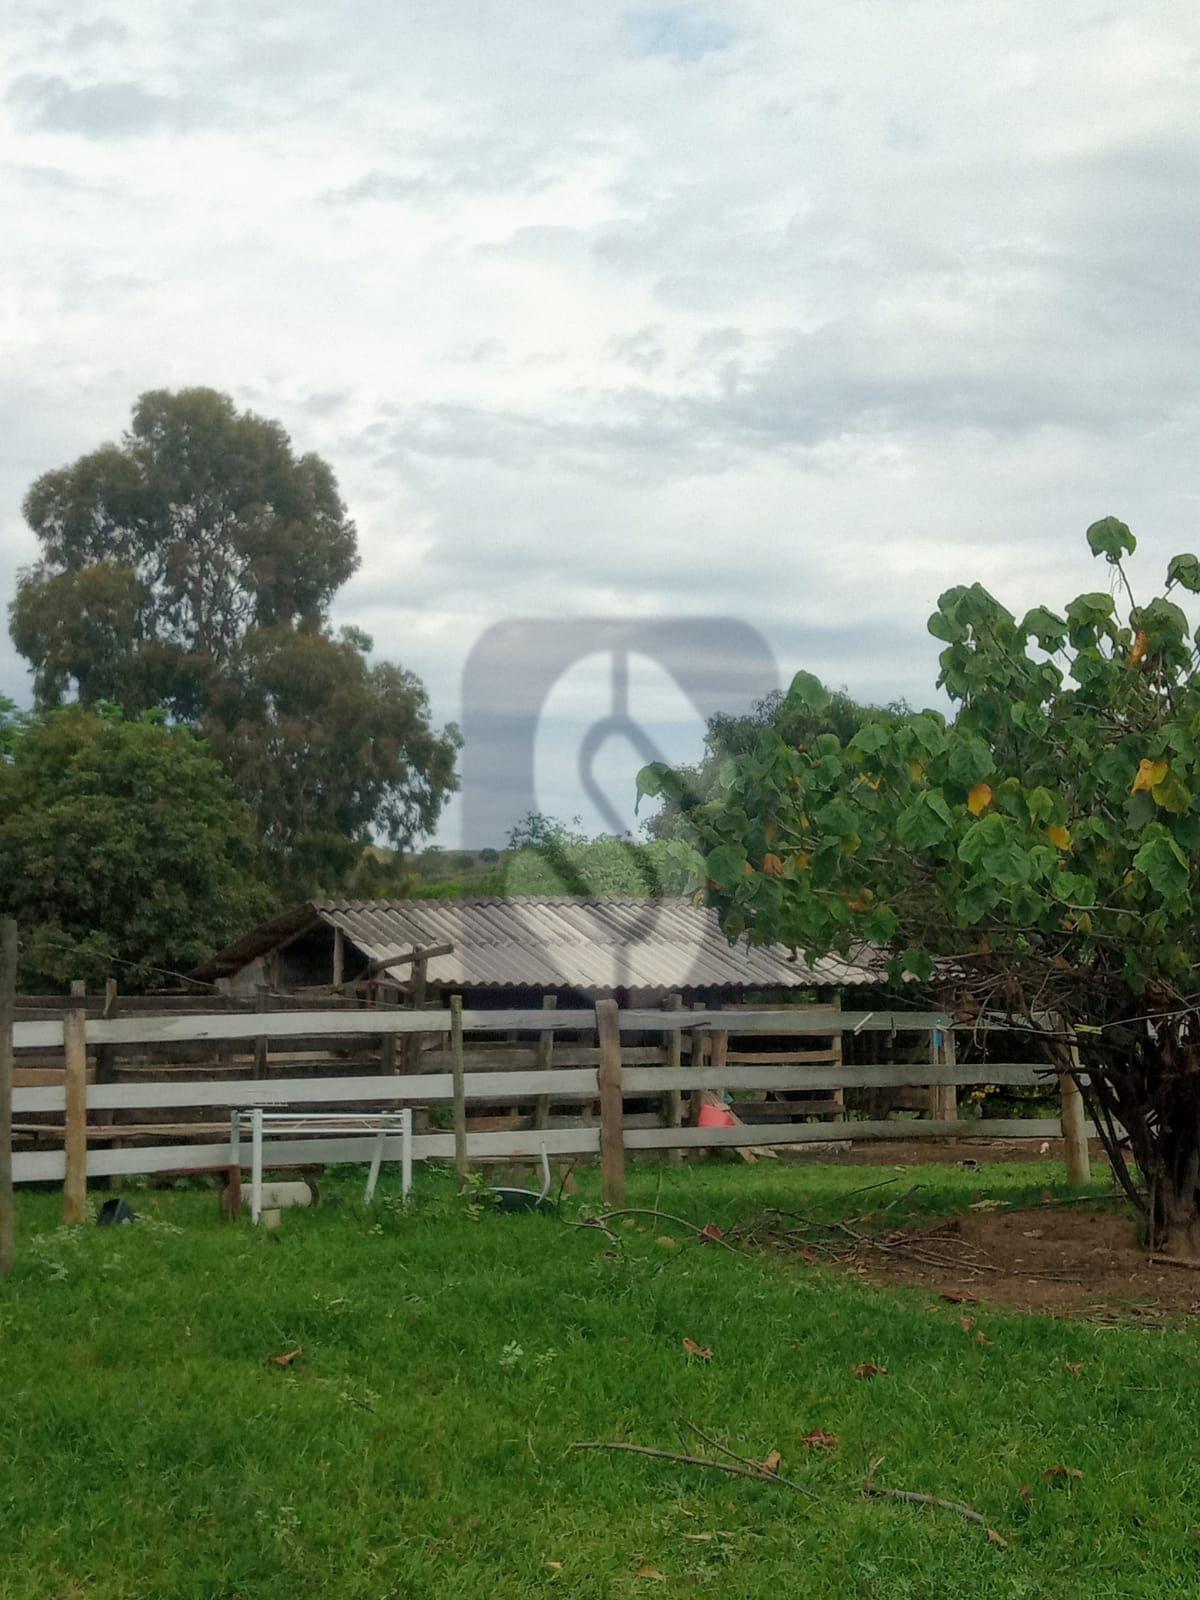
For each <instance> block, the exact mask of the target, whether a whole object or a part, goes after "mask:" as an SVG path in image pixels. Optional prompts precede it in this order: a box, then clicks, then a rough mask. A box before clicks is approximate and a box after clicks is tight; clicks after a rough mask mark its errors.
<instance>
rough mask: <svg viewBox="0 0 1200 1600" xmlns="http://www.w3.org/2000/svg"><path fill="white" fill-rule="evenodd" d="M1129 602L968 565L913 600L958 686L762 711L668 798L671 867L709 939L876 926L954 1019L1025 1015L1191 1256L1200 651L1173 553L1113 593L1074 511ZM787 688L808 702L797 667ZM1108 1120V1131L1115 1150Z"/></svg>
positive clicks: (1197, 573) (1132, 1186)
mask: <svg viewBox="0 0 1200 1600" xmlns="http://www.w3.org/2000/svg"><path fill="white" fill-rule="evenodd" d="M1088 540H1089V543H1090V545H1091V548H1092V551H1093V553H1094V554H1096V555H1099V556H1103V557H1105V558H1106V559H1107V560H1108V562H1109V563H1110V564H1111V567H1112V571H1113V578H1114V582H1115V583H1116V584H1119V586H1120V592H1121V593H1122V595H1123V597H1124V601H1125V604H1124V606H1123V607H1122V608H1121V610H1120V611H1119V610H1118V607H1117V605H1116V603H1115V601H1114V598H1113V595H1112V594H1111V593H1107V592H1102V593H1090V594H1083V595H1080V596H1079V597H1078V598H1077V599H1075V600H1073V601H1072V602H1071V603H1070V605H1068V606H1067V607H1066V610H1065V612H1063V613H1062V614H1061V615H1060V614H1058V613H1056V612H1055V611H1053V610H1051V609H1049V608H1047V607H1044V606H1036V607H1034V608H1033V610H1031V611H1029V612H1028V613H1027V614H1026V615H1025V617H1024V618H1023V619H1022V620H1021V621H1019V622H1018V621H1017V620H1016V618H1015V617H1014V616H1013V615H1012V613H1010V612H1009V611H1008V610H1006V609H1005V607H1004V606H1003V605H1001V604H1000V602H999V601H997V600H996V599H994V598H993V597H992V596H991V595H990V594H988V593H987V591H986V590H985V589H983V588H982V587H980V585H978V584H972V585H971V586H969V587H960V588H955V589H950V590H947V592H946V593H945V594H943V595H942V597H941V599H940V600H939V602H938V609H937V610H936V611H935V612H934V614H933V616H932V617H931V619H930V623H929V627H930V631H931V633H933V634H934V636H935V637H936V638H938V639H940V640H941V641H942V642H943V643H944V645H945V648H944V650H943V651H942V654H941V676H940V679H939V682H940V684H941V685H942V686H943V687H944V688H945V689H946V691H947V692H948V693H949V695H950V697H951V698H952V700H953V701H954V702H955V703H956V706H957V715H956V716H955V718H954V720H953V721H952V722H947V720H946V719H945V718H944V717H943V716H941V715H940V714H939V713H937V712H934V711H923V712H919V713H915V714H910V715H908V716H905V717H901V718H899V719H898V720H897V721H895V722H894V723H892V724H887V723H878V722H871V723H867V724H865V725H864V726H862V727H861V728H860V729H859V730H858V731H857V732H856V733H855V734H854V735H853V737H852V738H850V739H848V740H843V739H841V738H839V737H838V736H837V735H836V734H834V733H827V734H822V735H820V736H819V737H818V738H817V739H815V740H814V741H812V742H811V743H806V744H804V745H800V746H796V745H793V744H790V743H788V741H787V740H785V739H784V738H782V737H781V736H780V735H779V733H778V732H777V731H776V730H774V729H764V730H763V731H762V733H761V734H760V736H759V738H758V739H757V740H756V741H755V744H754V746H753V748H752V749H751V750H749V751H748V752H746V753H745V754H743V755H741V756H738V757H736V758H734V759H732V760H731V761H730V762H729V763H727V764H726V766H725V767H724V768H723V769H722V773H721V793H720V795H719V797H718V798H717V799H716V800H714V801H710V802H708V803H707V804H697V805H693V806H689V805H688V800H687V795H686V790H685V787H684V784H683V780H682V779H681V777H680V776H679V774H676V773H673V772H671V771H669V770H667V769H665V768H663V767H660V766H654V767H650V768H647V769H645V770H644V771H643V772H642V774H641V775H640V778H639V784H640V787H641V788H642V790H643V791H644V792H647V793H651V794H667V795H668V796H675V797H676V798H677V799H679V800H680V803H681V804H683V805H684V806H685V808H686V809H687V822H688V834H689V837H688V838H687V839H686V840H685V839H683V838H680V839H677V840H676V841H675V842H674V843H673V844H672V846H671V849H672V850H673V851H676V852H677V853H678V854H679V855H680V857H681V858H682V857H684V856H686V858H687V860H688V862H689V864H690V868H691V871H692V874H693V879H692V881H693V882H694V883H695V884H697V885H698V886H703V887H704V888H705V889H706V890H707V892H708V894H709V895H710V896H711V897H712V899H713V900H714V901H715V902H716V904H717V905H718V906H719V907H720V910H721V915H722V919H723V922H724V926H725V929H726V932H727V933H728V934H729V935H730V936H731V937H736V936H738V935H741V934H746V935H748V936H749V937H750V938H751V939H753V940H756V941H760V940H761V941H765V940H776V939H782V940H784V941H786V942H788V943H790V944H793V945H795V946H797V947H800V948H802V949H804V950H805V951H807V952H809V953H810V954H820V953H824V952H827V951H830V950H838V951H842V952H847V951H849V950H850V949H851V948H852V947H853V946H854V945H855V944H856V943H859V942H861V941H864V940H870V941H874V942H876V943H880V944H884V945H886V946H888V947H889V948H890V950H891V952H892V963H893V969H894V970H895V971H896V972H897V975H898V974H899V971H900V970H902V969H907V970H909V971H911V972H915V973H916V974H917V975H919V976H922V975H923V976H925V977H926V978H934V977H935V976H936V981H938V982H939V983H940V984H942V985H943V986H944V987H945V988H946V989H947V998H948V999H949V1001H950V1002H951V1003H952V1004H954V1005H955V1006H956V1007H957V1008H959V1009H960V1011H961V1012H962V1014H964V1015H966V1016H968V1017H974V1018H979V1019H981V1020H983V1021H985V1022H987V1021H997V1022H1000V1023H1002V1024H1005V1025H1011V1026H1016V1027H1023V1028H1025V1029H1032V1030H1035V1031H1036V1033H1037V1034H1038V1036H1039V1038H1040V1041H1041V1042H1042V1043H1043V1044H1044V1045H1045V1047H1046V1051H1047V1054H1048V1056H1049V1057H1050V1059H1051V1061H1052V1062H1054V1063H1055V1064H1056V1065H1057V1066H1058V1067H1059V1068H1060V1069H1066V1070H1069V1069H1070V1064H1071V1056H1070V1053H1069V1052H1070V1047H1071V1046H1072V1045H1073V1046H1075V1047H1076V1048H1077V1049H1078V1050H1079V1052H1080V1054H1081V1056H1082V1059H1083V1062H1084V1064H1085V1066H1086V1069H1087V1077H1086V1079H1085V1080H1084V1082H1083V1085H1082V1086H1083V1088H1084V1093H1085V1095H1086V1096H1087V1097H1088V1099H1089V1100H1090V1103H1091V1107H1092V1110H1093V1114H1094V1117H1095V1119H1096V1122H1097V1124H1098V1126H1099V1128H1100V1130H1101V1133H1102V1136H1103V1137H1104V1139H1105V1142H1106V1145H1107V1148H1108V1152H1109V1155H1110V1157H1111V1159H1112V1161H1113V1163H1114V1166H1115V1168H1116V1170H1117V1172H1118V1174H1119V1175H1120V1176H1121V1177H1122V1179H1123V1181H1124V1182H1125V1183H1126V1185H1127V1187H1128V1190H1129V1193H1130V1195H1131V1197H1133V1198H1134V1199H1135V1200H1136V1202H1137V1204H1138V1205H1139V1206H1140V1207H1141V1209H1142V1210H1143V1212H1144V1213H1145V1216H1146V1219H1147V1226H1148V1230H1149V1232H1150V1233H1151V1235H1152V1236H1153V1238H1154V1239H1155V1240H1156V1242H1158V1243H1159V1244H1161V1245H1164V1246H1165V1247H1167V1248H1169V1249H1172V1250H1174V1251H1177V1252H1178V1253H1180V1254H1186V1255H1189V1256H1193V1257H1195V1256H1197V1255H1200V992H1198V991H1200V985H1198V983H1197V973H1198V971H1200V935H1198V933H1197V919H1196V907H1197V892H1198V890H1200V671H1198V667H1197V649H1196V646H1195V642H1194V637H1193V636H1192V634H1191V633H1190V631H1189V623H1188V620H1187V617H1186V615H1185V613H1184V612H1183V610H1182V609H1181V608H1180V606H1179V605H1178V604H1177V603H1176V602H1175V600H1173V599H1172V598H1170V595H1171V593H1172V592H1175V593H1178V592H1180V591H1190V592H1192V593H1194V594H1200V558H1197V557H1196V556H1194V555H1182V556H1176V557H1175V559H1174V560H1173V561H1172V562H1171V563H1170V566H1169V568H1168V571H1167V578H1166V584H1165V589H1164V592H1163V593H1162V594H1160V595H1158V596H1157V597H1155V598H1153V599H1151V600H1149V601H1148V602H1146V603H1143V604H1138V603H1136V602H1135V601H1134V598H1133V595H1132V592H1131V590H1130V587H1129V583H1128V580H1127V577H1126V573H1125V569H1124V558H1125V557H1126V556H1127V555H1128V554H1130V553H1131V552H1132V551H1133V549H1134V537H1133V535H1132V533H1131V532H1130V531H1129V529H1128V528H1127V527H1126V526H1125V524H1124V523H1122V522H1119V521H1118V520H1117V519H1116V518H1112V517H1109V518H1105V519H1104V520H1103V521H1102V522H1098V523H1095V524H1094V525H1093V526H1092V527H1091V528H1090V529H1089V530H1088ZM789 699H790V700H791V701H792V702H793V703H794V704H796V705H798V706H802V707H806V708H808V709H809V710H810V711H812V712H814V713H817V714H820V712H821V711H822V710H823V708H824V706H825V704H826V701H827V696H826V693H825V691H824V689H823V688H822V687H821V685H820V684H819V683H818V682H817V680H816V679H815V678H813V677H812V676H811V675H810V674H808V673H801V674H798V675H797V677H796V679H795V681H794V682H793V684H792V687H791V690H790V693H789ZM1118 1128H1123V1129H1124V1130H1125V1133H1126V1134H1127V1136H1128V1139H1129V1143H1130V1147H1131V1149H1132V1154H1133V1163H1134V1169H1135V1170H1131V1169H1130V1168H1129V1167H1128V1166H1127V1162H1126V1155H1125V1148H1124V1145H1123V1142H1122V1140H1121V1139H1120V1138H1119V1137H1118V1131H1117V1130H1118Z"/></svg>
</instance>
